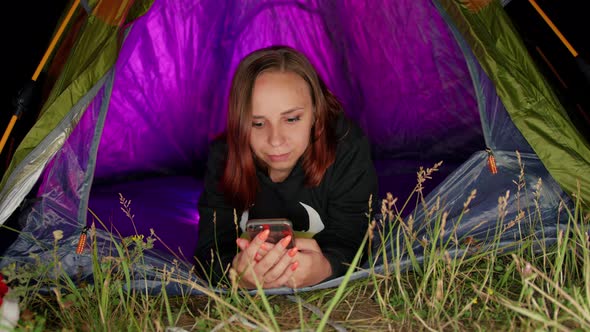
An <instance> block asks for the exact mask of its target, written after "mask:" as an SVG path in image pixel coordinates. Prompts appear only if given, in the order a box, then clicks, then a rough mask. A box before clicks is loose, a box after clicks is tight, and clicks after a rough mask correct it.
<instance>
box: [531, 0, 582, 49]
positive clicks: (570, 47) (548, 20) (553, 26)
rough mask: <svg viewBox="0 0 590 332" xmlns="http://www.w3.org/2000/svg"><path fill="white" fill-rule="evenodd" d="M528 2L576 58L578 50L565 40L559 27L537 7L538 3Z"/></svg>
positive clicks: (532, 0)
mask: <svg viewBox="0 0 590 332" xmlns="http://www.w3.org/2000/svg"><path fill="white" fill-rule="evenodd" d="M529 2H530V3H531V5H532V6H533V8H535V10H536V11H537V13H539V15H541V17H542V18H543V20H544V21H545V23H547V25H549V27H550V28H551V30H553V32H554V33H555V34H556V35H557V37H558V38H559V40H561V42H562V43H563V44H564V45H565V47H567V49H568V51H570V53H571V54H572V55H573V56H574V58H576V57H577V56H578V52H577V51H576V50H575V49H574V47H573V46H572V45H571V44H570V43H569V42H568V41H567V39H565V37H564V36H563V34H561V32H560V31H559V29H557V27H556V26H555V24H553V22H552V21H551V19H550V18H549V17H548V16H547V14H545V12H544V11H543V9H541V7H539V5H538V4H537V2H536V1H535V0H529Z"/></svg>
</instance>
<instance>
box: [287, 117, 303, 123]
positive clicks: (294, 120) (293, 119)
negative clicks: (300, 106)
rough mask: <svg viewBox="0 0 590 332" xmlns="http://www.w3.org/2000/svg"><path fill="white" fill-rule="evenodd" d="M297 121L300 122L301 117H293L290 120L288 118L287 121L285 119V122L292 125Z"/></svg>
mask: <svg viewBox="0 0 590 332" xmlns="http://www.w3.org/2000/svg"><path fill="white" fill-rule="evenodd" d="M299 120H301V116H294V117H292V118H288V119H287V122H289V123H294V122H297V121H299Z"/></svg>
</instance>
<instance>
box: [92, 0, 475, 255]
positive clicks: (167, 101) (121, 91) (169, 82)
mask: <svg viewBox="0 0 590 332" xmlns="http://www.w3.org/2000/svg"><path fill="white" fill-rule="evenodd" d="M235 4H237V3H235ZM235 4H234V3H231V4H230V2H227V3H225V2H221V3H220V2H219V1H210V2H208V1H195V2H190V1H183V2H182V3H178V2H175V1H165V0H156V1H155V2H154V4H153V6H152V8H151V10H150V11H149V12H148V13H147V14H146V15H145V16H143V17H141V18H140V19H139V20H137V22H135V23H134V24H133V26H132V27H131V29H130V31H129V34H128V35H127V37H126V40H125V43H124V45H123V48H122V50H121V53H120V56H119V60H118V61H117V63H116V65H115V78H114V83H113V90H112V95H111V97H110V104H109V109H108V113H107V116H106V121H105V125H104V128H103V133H102V136H101V138H100V145H99V149H98V154H97V159H96V168H95V180H94V187H93V188H94V189H93V190H92V193H91V198H90V203H89V206H90V207H94V208H95V209H96V210H97V212H100V213H101V214H103V216H104V214H106V215H107V216H109V218H110V217H113V218H114V220H113V222H115V223H116V224H117V225H118V229H119V230H120V231H122V234H123V235H129V234H132V233H133V232H134V230H133V229H129V228H126V227H125V226H124V225H127V226H129V223H128V220H127V218H126V217H125V216H124V214H122V212H121V211H120V210H119V209H118V206H117V204H118V203H117V202H118V199H119V196H118V194H119V193H121V194H123V195H124V196H125V195H127V196H130V195H131V196H132V195H133V194H137V193H142V194H145V191H142V190H139V188H147V189H149V185H147V183H151V182H147V183H142V182H141V180H140V179H144V178H146V177H148V178H149V177H151V176H163V175H171V174H172V175H186V176H187V179H189V181H190V179H191V176H194V177H199V176H200V175H202V169H203V165H204V162H205V160H206V152H207V146H208V143H209V141H210V139H211V138H212V137H213V136H214V135H216V134H218V133H220V132H221V131H222V130H223V128H224V125H225V107H226V98H227V92H228V90H229V84H230V81H231V77H232V75H233V71H234V70H235V68H236V66H237V64H238V62H239V60H240V59H241V58H242V57H243V56H245V55H246V54H247V53H249V52H251V51H253V50H255V49H257V48H260V47H264V46H268V45H271V44H287V45H290V46H293V47H296V48H298V49H300V50H301V51H303V52H304V53H305V54H307V55H308V56H309V58H310V59H311V61H312V62H313V63H314V65H315V66H316V67H317V68H318V71H319V72H320V75H321V76H322V77H323V78H324V80H325V81H326V83H327V84H328V86H329V87H330V89H331V90H332V91H333V92H334V93H335V94H336V95H337V96H338V97H339V98H340V99H341V100H342V102H343V104H344V105H345V111H346V113H347V114H348V115H349V116H350V117H352V118H353V119H355V120H356V121H357V122H358V123H359V124H360V125H361V126H362V127H363V128H364V129H365V131H366V132H367V134H368V135H369V137H370V139H371V141H372V143H373V148H374V156H375V164H376V167H377V168H378V171H379V174H380V182H381V183H380V184H381V193H382V194H384V193H385V192H393V193H394V194H395V195H396V196H400V197H402V198H405V196H407V195H408V194H409V193H410V191H411V190H412V188H413V187H414V185H415V184H416V176H415V174H416V172H417V170H418V168H419V167H420V166H424V167H431V166H432V164H433V163H434V162H438V161H440V160H443V161H444V162H445V163H444V167H443V168H442V170H441V174H437V175H436V176H435V178H434V179H433V180H432V181H431V182H430V183H427V184H426V188H425V191H428V190H431V189H433V188H434V187H435V185H436V184H437V183H439V182H440V181H442V180H443V179H444V178H445V176H446V175H447V174H449V173H450V172H451V171H452V170H453V169H454V168H456V167H457V166H458V165H459V164H460V163H461V162H462V161H464V160H466V159H467V157H468V156H469V155H470V154H471V153H472V152H473V151H474V145H475V146H478V147H483V146H484V143H483V139H482V135H481V132H482V131H481V123H480V119H479V113H478V108H477V105H476V100H475V93H474V92H473V83H472V82H471V78H470V74H469V71H468V69H467V66H466V64H465V60H464V56H463V54H462V52H461V50H460V49H459V47H458V45H457V44H456V42H455V39H454V37H453V35H452V33H451V32H450V30H449V28H448V27H447V24H446V23H445V22H444V21H443V19H442V18H441V16H440V15H439V14H438V12H437V9H436V8H435V7H434V6H433V5H432V4H431V3H430V2H428V1H427V2H425V3H424V4H423V5H420V6H416V4H415V2H414V1H409V0H404V1H395V2H390V1H374V2H370V3H366V2H364V1H348V2H337V3H336V2H330V1H328V2H326V1H308V2H300V1H282V2H276V1H249V2H240V5H239V6H238V5H235ZM447 164H448V166H447ZM120 182H124V183H126V184H118V183H120ZM113 183H117V185H116V186H114V187H113ZM178 183H180V182H178V181H176V182H175V181H174V180H173V181H171V182H170V183H169V184H162V186H164V187H168V186H173V187H174V186H175V185H176V184H178ZM189 183H190V182H189ZM115 188H116V189H115ZM168 191H170V193H169V194H172V195H174V190H168ZM176 191H177V194H176V195H175V196H176V200H177V201H179V202H178V204H172V206H173V207H172V208H170V206H169V205H167V204H164V202H163V201H161V200H160V197H162V196H161V195H158V193H157V192H154V193H153V195H152V196H151V197H152V200H151V201H150V200H149V196H145V195H143V196H142V197H143V202H142V203H141V204H139V202H138V200H137V199H133V198H132V197H129V198H130V199H132V200H134V201H135V202H136V204H134V207H133V208H134V209H135V211H138V212H137V213H138V214H137V218H136V221H135V222H136V223H138V224H139V225H140V227H139V229H140V230H141V233H143V234H146V235H147V234H149V230H150V229H152V228H154V229H155V230H156V233H157V234H159V233H166V232H167V227H168V226H163V225H162V224H161V223H160V217H161V216H162V215H164V214H166V213H168V214H170V215H175V213H177V212H178V213H179V214H177V216H178V219H179V220H182V219H183V218H182V217H180V216H181V215H182V214H183V213H185V214H189V215H190V214H191V212H187V211H181V210H177V209H176V207H178V206H186V207H188V208H189V209H194V208H195V206H196V204H193V205H191V204H185V203H188V202H191V203H194V202H193V200H194V199H195V193H198V192H199V191H200V187H199V186H198V185H197V184H195V186H194V187H188V186H180V187H176ZM185 191H186V192H190V193H192V194H190V195H187V194H186V192H185ZM189 197H190V199H189V200H188V201H183V200H184V199H187V198H189ZM172 201H173V200H172ZM143 205H145V207H144V206H143ZM157 207H159V208H160V209H161V213H151V212H150V213H144V212H143V211H144V210H145V211H148V210H149V211H152V210H153V209H154V208H157ZM113 208H114V209H115V210H116V211H117V213H118V215H117V214H109V213H108V211H112V209H113ZM174 211H177V212H174ZM101 214H99V217H101ZM172 218H174V217H172ZM116 220H120V221H116ZM197 220H198V217H196V218H195V219H194V221H195V230H193V232H192V233H191V234H192V235H194V234H195V232H196V228H197V226H196V222H197ZM180 223H181V224H182V223H183V222H182V221H180ZM189 233H190V232H189ZM189 233H184V234H189ZM192 235H191V236H192ZM180 237H182V236H180ZM177 241H178V242H179V243H183V244H184V245H186V246H187V247H186V248H193V246H191V245H190V236H189V238H187V239H180V238H179V239H177ZM193 241H194V240H193ZM185 254H186V251H185Z"/></svg>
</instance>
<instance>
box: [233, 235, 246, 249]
mask: <svg viewBox="0 0 590 332" xmlns="http://www.w3.org/2000/svg"><path fill="white" fill-rule="evenodd" d="M236 244H237V245H238V247H240V248H242V247H244V248H243V249H246V248H248V243H245V244H244V239H241V238H237V239H236Z"/></svg>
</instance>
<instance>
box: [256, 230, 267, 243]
mask: <svg viewBox="0 0 590 332" xmlns="http://www.w3.org/2000/svg"><path fill="white" fill-rule="evenodd" d="M268 234H270V229H265V230H263V231H262V232H260V234H258V238H259V239H260V240H262V241H266V239H267V238H268Z"/></svg>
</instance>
